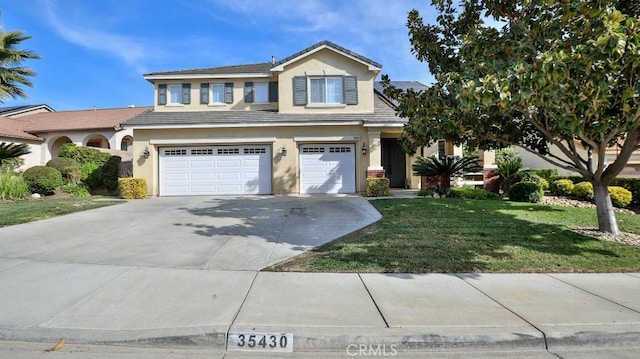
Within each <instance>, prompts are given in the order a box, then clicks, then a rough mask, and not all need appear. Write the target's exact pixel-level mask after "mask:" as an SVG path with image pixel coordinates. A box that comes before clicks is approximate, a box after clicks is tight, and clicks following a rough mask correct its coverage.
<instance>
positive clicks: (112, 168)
mask: <svg viewBox="0 0 640 359" xmlns="http://www.w3.org/2000/svg"><path fill="white" fill-rule="evenodd" d="M58 153H59V156H60V157H66V158H72V159H74V160H75V161H76V162H78V163H79V164H80V171H81V176H80V177H81V180H82V182H83V183H84V184H86V185H87V186H88V187H89V188H90V189H96V188H106V189H108V190H110V191H113V190H115V189H117V188H118V167H119V164H120V160H121V158H120V157H119V156H111V155H110V154H108V153H103V152H100V151H98V150H96V149H95V148H90V147H78V146H76V145H74V144H73V143H65V144H64V145H62V146H60V150H59V151H58Z"/></svg>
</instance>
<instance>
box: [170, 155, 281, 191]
mask: <svg viewBox="0 0 640 359" xmlns="http://www.w3.org/2000/svg"><path fill="white" fill-rule="evenodd" d="M159 161H160V166H159V167H160V169H159V171H160V173H159V177H160V195H161V196H172V195H216V194H269V193H271V147H270V146H266V145H249V146H202V147H186V148H161V149H160V159H159Z"/></svg>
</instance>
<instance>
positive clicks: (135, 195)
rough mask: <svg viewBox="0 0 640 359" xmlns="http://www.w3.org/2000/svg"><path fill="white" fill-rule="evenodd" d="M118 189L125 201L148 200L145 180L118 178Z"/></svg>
mask: <svg viewBox="0 0 640 359" xmlns="http://www.w3.org/2000/svg"><path fill="white" fill-rule="evenodd" d="M118 189H119V190H120V197H122V198H124V199H144V198H147V181H145V179H144V178H133V177H127V178H118Z"/></svg>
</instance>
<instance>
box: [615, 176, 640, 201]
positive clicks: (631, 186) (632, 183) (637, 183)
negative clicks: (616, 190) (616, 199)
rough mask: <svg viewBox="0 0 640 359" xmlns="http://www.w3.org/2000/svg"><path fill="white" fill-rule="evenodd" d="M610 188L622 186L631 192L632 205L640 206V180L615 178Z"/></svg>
mask: <svg viewBox="0 0 640 359" xmlns="http://www.w3.org/2000/svg"><path fill="white" fill-rule="evenodd" d="M610 186H620V187H623V188H626V189H627V190H629V192H631V205H633V206H640V178H614V179H613V181H611V184H610Z"/></svg>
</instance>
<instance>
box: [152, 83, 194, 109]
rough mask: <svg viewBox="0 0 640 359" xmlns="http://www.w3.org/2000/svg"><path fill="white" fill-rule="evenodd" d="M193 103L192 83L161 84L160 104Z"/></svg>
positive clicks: (159, 91)
mask: <svg viewBox="0 0 640 359" xmlns="http://www.w3.org/2000/svg"><path fill="white" fill-rule="evenodd" d="M190 103H191V84H189V83H184V84H170V85H167V84H159V85H158V105H167V104H168V105H188V104H190Z"/></svg>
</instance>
